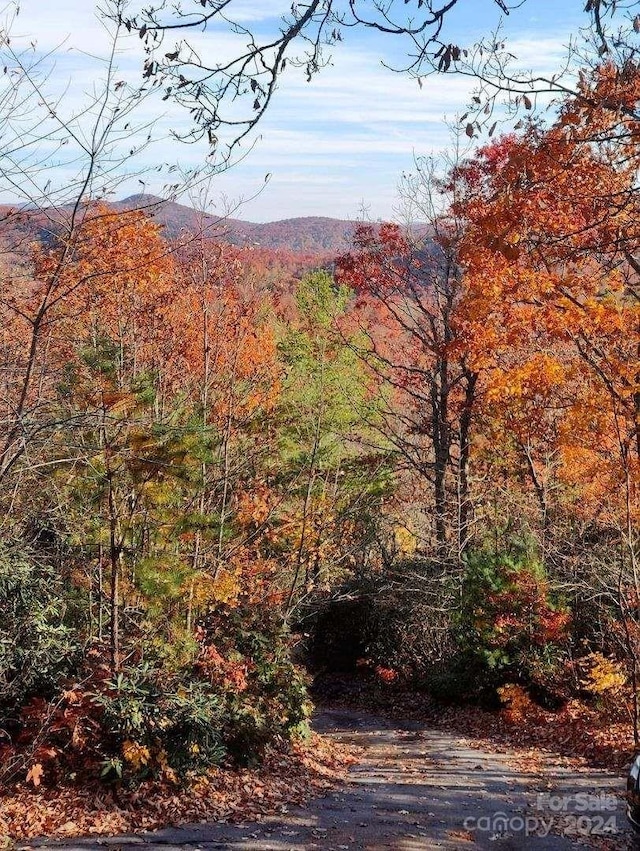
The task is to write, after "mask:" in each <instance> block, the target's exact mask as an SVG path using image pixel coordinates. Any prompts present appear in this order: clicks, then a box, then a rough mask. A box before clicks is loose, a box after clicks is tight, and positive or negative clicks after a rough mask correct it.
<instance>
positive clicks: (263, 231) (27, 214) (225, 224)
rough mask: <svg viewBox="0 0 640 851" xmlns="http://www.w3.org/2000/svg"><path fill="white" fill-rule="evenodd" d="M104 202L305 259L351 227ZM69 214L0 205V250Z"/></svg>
mask: <svg viewBox="0 0 640 851" xmlns="http://www.w3.org/2000/svg"><path fill="white" fill-rule="evenodd" d="M108 206H109V207H111V208H112V209H114V210H115V211H117V212H121V211H122V212H124V211H127V210H142V211H143V212H144V213H145V214H146V215H148V216H150V217H151V218H153V219H155V220H156V221H157V222H158V223H159V224H160V225H161V226H162V232H163V234H164V236H165V237H166V238H167V239H169V240H175V239H179V238H180V237H185V236H188V235H190V234H198V233H201V232H202V233H204V235H205V237H206V238H208V239H216V240H219V241H221V242H227V243H231V244H232V245H237V246H240V247H245V246H247V247H254V248H261V249H265V250H268V251H274V252H278V251H282V250H284V251H288V252H292V253H293V254H296V255H299V256H305V257H306V258H307V259H309V258H322V260H323V261H326V260H328V259H330V258H333V257H336V256H337V255H339V254H342V253H344V252H346V251H348V250H349V249H350V248H351V244H352V236H353V233H354V231H355V228H356V222H353V221H347V220H345V219H332V218H328V217H325V216H303V217H301V218H295V219H283V220H280V221H276V222H266V223H258V222H247V221H243V220H241V219H231V218H229V219H226V218H219V217H216V216H213V215H211V214H208V213H200V212H198V211H197V210H194V209H193V208H192V207H188V206H187V205H186V204H177V203H176V202H175V201H163V200H162V199H161V198H157V197H156V196H154V195H147V194H138V195H130V196H129V197H128V198H125V199H123V200H122V201H115V202H111V203H110V204H108ZM69 212H70V208H65V207H62V208H55V207H52V208H49V209H48V210H45V209H41V210H29V209H23V210H21V211H18V210H15V209H14V208H11V207H10V206H8V205H0V253H3V252H4V253H6V252H7V250H9V251H10V252H11V251H15V250H17V249H18V248H19V246H20V245H23V246H24V245H25V244H28V243H29V242H31V241H32V240H34V239H35V240H39V241H41V242H43V243H45V244H49V243H51V242H52V239H53V237H54V235H55V233H56V232H60V230H61V229H63V228H62V227H61V223H62V222H63V221H64V220H65V218H66V216H67V214H68V213H69ZM417 232H418V234H420V233H421V232H422V236H423V237H424V238H425V246H428V245H429V244H430V239H429V236H430V229H429V228H428V227H427V226H422V225H421V226H419V227H418V228H417ZM9 246H11V247H9ZM427 250H428V251H430V249H428V248H427ZM430 253H431V251H430Z"/></svg>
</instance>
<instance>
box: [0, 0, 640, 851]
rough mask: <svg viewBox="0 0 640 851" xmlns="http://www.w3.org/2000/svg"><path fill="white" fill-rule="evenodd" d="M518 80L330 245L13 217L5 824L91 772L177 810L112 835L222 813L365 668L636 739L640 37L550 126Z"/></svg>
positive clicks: (94, 213) (203, 221) (147, 206)
mask: <svg viewBox="0 0 640 851" xmlns="http://www.w3.org/2000/svg"><path fill="white" fill-rule="evenodd" d="M204 5H205V4H204V3H203V6H204ZM141 35H144V33H142V34H141ZM448 49H449V48H448ZM458 53H459V51H458ZM445 55H446V54H442V53H441V54H440V60H439V61H440V64H442V62H441V60H442V57H443V56H445ZM455 58H456V57H455V52H453V53H452V52H451V50H450V49H449V58H448V62H449V64H450V63H451V61H453V60H454V59H455ZM439 70H440V71H443V70H444V71H446V70H448V67H447V68H444V69H443V68H440V69H439ZM5 72H6V69H5ZM154 73H155V72H154ZM256 86H257V87H258V89H259V86H260V84H256ZM255 91H256V89H254V92H255ZM257 94H258V95H260V91H258V92H257ZM517 98H518V106H519V109H520V111H521V112H522V114H523V117H522V119H521V120H520V121H519V126H517V127H516V128H515V129H514V128H513V127H512V126H511V127H509V128H506V129H505V131H504V132H502V131H501V128H500V127H498V128H497V129H496V127H495V125H494V126H493V127H491V130H490V132H489V133H487V132H486V130H484V131H483V132H480V124H479V123H476V122H475V119H474V118H466V117H465V118H463V120H462V123H461V130H462V134H463V135H464V134H465V128H466V131H467V132H466V136H468V137H473V136H474V134H476V135H477V136H478V145H477V147H476V148H475V149H474V150H473V151H472V152H471V153H470V154H468V155H464V156H460V157H458V158H457V159H455V160H454V159H451V160H450V161H449V162H448V165H447V166H446V168H444V169H443V168H439V169H438V168H435V167H434V164H433V162H432V161H431V160H428V159H426V158H425V159H420V158H418V159H417V160H416V168H415V171H414V172H413V173H412V174H411V175H408V176H406V177H405V178H404V180H403V184H402V187H401V191H402V193H403V195H404V197H405V199H407V200H408V202H409V203H410V206H411V210H412V221H410V222H405V223H402V224H396V223H390V222H367V221H361V222H359V223H356V224H354V225H353V227H352V228H351V231H350V232H349V235H348V243H347V244H345V246H344V247H343V248H339V249H333V248H331V247H326V246H325V247H323V248H321V249H319V248H318V247H317V246H316V247H314V246H307V247H306V248H304V249H303V250H301V249H300V247H298V246H296V247H291V248H289V249H286V250H284V249H274V248H266V247H261V246H259V245H256V244H255V243H253V244H252V243H250V242H245V243H244V244H239V243H238V242H237V241H236V244H234V241H233V240H230V239H229V238H228V235H227V236H225V229H224V221H222V222H219V221H218V222H216V226H215V227H212V225H211V222H210V221H209V220H208V219H207V218H206V217H200V219H198V216H197V215H196V214H195V212H194V213H193V222H199V224H198V226H195V225H193V224H192V225H190V226H189V227H186V226H184V223H183V225H182V226H179V227H175V228H173V229H171V228H170V227H168V226H167V224H166V221H165V222H164V223H163V222H162V218H161V210H162V209H163V207H162V205H163V202H162V201H160V200H159V199H157V198H154V197H153V196H150V195H140V196H136V203H131V204H129V205H122V204H120V205H118V204H114V203H111V202H109V201H107V200H104V199H101V198H93V197H90V196H88V195H87V193H85V192H79V193H78V195H77V198H76V199H75V201H74V202H73V203H71V204H69V203H67V204H66V205H61V206H54V205H53V204H51V205H47V204H45V203H43V204H41V206H40V208H39V209H37V210H36V209H30V208H27V207H19V206H12V205H5V206H4V207H2V219H1V225H0V227H1V242H2V254H1V255H0V263H1V264H2V279H3V284H2V295H1V298H0V314H1V323H0V406H1V408H0V409H1V411H2V413H1V419H0V423H1V425H0V503H1V507H2V517H3V520H2V535H1V541H0V617H1V629H2V633H1V635H0V783H1V784H2V789H3V796H4V804H2V805H0V838H1V837H2V836H3V835H5V834H6V835H7V836H12V837H14V838H22V837H25V836H33V835H42V834H45V833H47V832H49V833H51V832H55V831H56V830H58V828H60V823H61V822H63V821H68V820H69V818H71V816H69V814H68V813H69V812H71V810H68V811H67V810H65V812H66V813H67V814H66V815H64V816H63V817H62V816H61V817H60V818H58V820H57V821H56V816H55V814H52V812H51V807H50V806H49V805H48V804H46V803H43V801H42V796H43V795H44V796H45V797H46V795H48V794H53V792H52V791H51V790H54V789H58V790H63V791H62V792H60V794H61V795H63V796H64V795H66V796H67V798H66V800H73V807H75V809H74V810H73V812H74V813H76V815H74V816H73V818H74V819H75V825H76V826H77V825H78V824H79V825H80V829H81V830H85V831H86V830H87V825H88V824H90V822H89V821H81V820H80V819H79V817H77V811H78V807H79V806H80V805H78V800H79V798H78V796H81V795H82V794H84V791H82V790H86V789H90V790H95V789H98V790H100V789H102V790H103V791H102V792H99V793H97V794H99V795H105V796H115V799H114V800H116V801H117V802H118V806H119V808H120V809H119V810H118V812H119V813H121V812H124V811H125V810H127V808H129V810H130V811H131V812H132V813H135V812H137V810H136V807H137V806H138V804H136V801H137V800H138V799H137V798H136V795H137V794H139V792H137V791H136V790H140V789H143V790H145V791H144V795H145V796H146V798H147V800H153V801H156V804H157V807H156V811H155V812H154V814H152V815H151V816H149V814H148V813H147V814H146V815H144V814H138V815H137V816H134V815H132V816H130V817H128V818H129V820H128V821H127V820H125V821H122V818H120V816H118V818H120V820H117V819H116V820H113V819H112V820H111V821H109V820H108V819H107V820H105V821H103V823H102V825H101V826H99V827H98V828H96V830H97V831H98V832H109V831H117V830H120V829H123V828H130V827H134V828H135V827H146V826H152V827H153V826H157V825H158V824H162V823H163V820H164V821H166V820H167V819H168V818H169V817H168V815H167V813H168V812H169V809H168V807H169V804H167V803H166V802H167V801H171V796H172V795H174V794H175V792H174V791H171V790H175V789H183V790H184V789H185V788H187V787H189V789H190V791H189V793H188V794H187V793H186V792H184V797H183V799H182V804H181V805H180V806H181V807H182V810H181V811H180V812H181V813H182V816H184V818H186V819H191V820H195V819H197V818H202V817H204V818H211V817H212V814H213V816H215V815H216V813H217V811H214V810H212V809H211V803H210V802H209V803H206V802H205V799H206V794H205V793H206V789H207V784H213V783H214V781H213V780H212V779H211V778H212V777H213V776H216V777H219V776H221V774H224V773H225V772H227V773H228V774H229V776H231V775H233V772H237V771H244V770H249V769H251V770H252V769H254V768H255V767H256V766H261V765H262V766H264V765H267V766H269V764H270V760H273V758H274V753H285V754H287V756H285V757H283V759H285V760H289V762H287V763H286V765H287V766H289V767H288V768H287V769H286V771H290V772H293V773H295V772H296V771H302V770H303V769H301V768H299V765H300V764H301V761H302V762H304V760H305V759H309V758H310V757H309V756H308V749H309V742H310V741H313V740H312V739H310V736H311V735H312V734H311V733H310V728H309V721H310V717H311V713H312V708H313V700H312V697H313V698H315V699H323V698H326V695H327V694H333V693H334V691H332V689H333V690H335V689H336V688H337V686H336V682H338V681H342V680H344V679H345V678H347V679H349V680H350V681H351V682H353V681H357V682H358V683H360V685H359V687H358V688H359V692H358V694H359V695H360V698H359V699H360V700H361V701H362V700H364V702H365V703H371V702H375V701H377V700H378V701H382V702H383V703H384V701H385V700H386V701H389V700H390V699H391V698H390V697H389V695H391V696H393V695H406V694H411V695H413V696H414V697H413V698H412V699H414V700H415V699H417V700H418V701H422V700H424V701H426V702H429V704H430V705H432V704H433V705H436V706H442V707H446V708H449V709H448V711H450V708H451V707H454V708H456V709H457V708H462V707H469V706H472V707H476V708H477V711H478V712H486V713H498V714H501V716H502V717H503V718H506V719H507V720H510V722H511V723H512V724H513V725H515V726H516V727H517V726H519V725H525V726H526V724H525V720H524V719H525V716H528V715H529V716H531V717H538V718H539V717H543V715H544V714H545V713H546V715H544V717H549V718H550V717H551V716H554V717H558V718H565V719H566V718H567V717H570V718H571V725H572V726H571V731H572V732H571V735H572V736H574V738H575V737H576V736H578V737H579V733H576V730H578V731H580V730H584V729H589V730H592V731H593V730H598V731H600V733H598V736H600V739H598V738H597V736H596V739H597V741H599V742H602V736H603V735H604V736H605V739H606V736H607V735H608V734H609V733H611V736H612V739H611V741H609V743H608V745H606V747H604V750H603V751H602V753H604V751H605V750H606V748H607V747H608V748H609V750H608V751H607V753H609V755H611V754H612V753H613V754H614V757H615V758H614V757H611V759H613V763H615V764H616V765H618V766H619V765H621V764H623V763H624V760H625V759H628V758H630V756H631V754H632V753H633V750H634V744H635V745H637V744H638V742H639V723H640V705H639V700H640V575H639V571H640V565H639V564H638V558H639V550H638V543H639V537H638V536H639V523H640V493H639V490H638V486H639V477H640V371H639V370H640V366H639V363H640V283H639V282H640V248H639V246H640V207H639V198H638V185H637V181H638V168H639V166H640V158H639V156H640V155H639V149H638V134H639V133H640V117H639V115H638V111H637V105H638V101H639V98H640V65H639V64H638V60H637V53H633V54H632V55H631V57H630V58H627V59H626V60H625V61H624V62H617V61H614V60H613V58H611V59H610V58H609V57H608V55H607V54H606V53H605V52H604V51H603V53H602V55H601V56H600V57H599V59H598V61H597V62H595V63H594V64H593V65H592V67H590V68H588V69H583V71H582V72H581V74H580V76H579V79H578V81H577V84H576V87H575V91H571V92H568V91H567V93H564V94H561V95H559V96H558V99H557V101H556V109H555V112H554V113H553V114H552V115H551V117H549V114H547V116H546V117H545V118H544V119H542V118H540V117H539V116H538V115H537V114H536V113H535V111H534V110H533V109H532V103H531V100H530V99H529V97H528V96H527V95H517ZM478 103H479V99H478ZM483 104H484V101H483ZM468 122H472V123H468ZM192 212H193V211H192ZM314 677H315V681H316V682H315V686H314V685H313V681H314ZM336 677H337V679H336ZM332 678H333V679H332ZM340 678H342V680H341V679H340ZM323 689H324V691H323ZM310 694H311V695H312V696H311V697H310ZM318 695H319V697H318ZM416 696H417V698H416ZM393 699H396V698H393ZM402 699H404V698H400V697H399V698H397V700H399V701H400V702H401V701H402ZM474 711H475V710H474ZM536 713H542V714H543V715H539V716H537V715H536ZM549 723H551V721H549ZM563 723H564V722H563ZM563 729H564V728H563ZM603 730H604V731H605V732H604V733H603V732H602V731H603ZM606 731H609V733H607V732H606ZM611 731H614V732H611ZM580 735H581V734H580ZM607 741H608V740H607ZM590 746H591V745H589V747H590ZM318 747H319V746H318ZM581 747H582V745H581ZM594 747H595V745H594ZM305 753H307V755H306V756H305ZM581 753H582V755H583V756H584V755H586V756H587V757H588V756H589V755H590V754H591V756H593V753H591V752H589V750H588V746H587V745H584V747H583V750H582V751H581ZM602 753H601V754H600V756H602ZM318 758H319V757H318ZM326 759H327V761H328V762H332V761H333V762H335V761H337V760H338V757H337V756H336V755H335V754H333V753H331V754H329V755H327V757H326ZM611 759H610V760H609V764H612V763H611ZM616 760H617V762H616ZM605 763H606V760H605ZM305 770H307V769H305ZM327 770H328V769H327ZM234 776H236V775H234ZM292 776H293V774H292ZM296 776H297V775H296ZM225 782H231V781H225ZM243 782H244V781H243ZM43 790H44V791H43ZM46 790H49V791H46ZM64 790H66V791H64ZM74 790H76V791H74ZM167 790H169V791H167ZM203 790H205V791H204V792H203ZM56 794H58V793H56ZM91 794H92V795H93V794H94V792H93V791H92V792H91ZM252 794H253V793H252ZM25 796H26V797H25ZM38 796H40V797H38ZM119 796H120V797H119ZM29 800H31V801H32V803H28V801H29ZM36 800H39V801H40V802H39V803H36ZM56 806H58V805H56ZM60 806H62V805H60ZM82 806H84V807H85V809H86V804H82ZM176 806H177V804H176ZM80 808H82V807H80ZM62 809H64V808H62ZM182 816H181V817H182ZM92 829H93V828H92ZM63 832H64V831H63ZM341 847H342V846H341Z"/></svg>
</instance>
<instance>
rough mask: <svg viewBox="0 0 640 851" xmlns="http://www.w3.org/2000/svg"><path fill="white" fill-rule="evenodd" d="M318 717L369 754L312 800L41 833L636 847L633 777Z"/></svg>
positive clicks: (272, 848)
mask: <svg viewBox="0 0 640 851" xmlns="http://www.w3.org/2000/svg"><path fill="white" fill-rule="evenodd" d="M315 727H316V729H317V730H318V731H319V732H322V733H324V734H325V735H328V736H331V737H333V738H335V739H337V740H338V741H343V742H346V743H349V744H350V745H356V746H357V747H359V748H361V749H362V750H361V759H360V761H359V763H358V764H356V765H355V766H354V767H353V768H352V770H351V775H350V780H351V782H350V783H349V784H347V785H346V786H344V787H343V788H341V789H339V790H336V791H334V792H332V793H331V794H329V795H328V796H327V797H325V798H317V799H315V800H313V801H311V802H310V803H309V805H308V806H306V807H304V808H291V809H290V810H287V809H286V808H284V810H283V812H281V813H279V814H278V815H275V816H272V817H269V818H264V819H262V820H261V821H260V822H257V823H253V824H199V825H189V826H183V827H172V828H167V829H165V830H162V831H158V832H154V833H149V834H142V835H136V836H121V837H113V838H100V839H96V838H92V839H86V840H83V839H79V840H76V841H69V840H65V841H64V842H59V843H56V842H47V843H42V844H46V845H48V846H53V847H56V848H58V849H64V851H86V849H88V848H105V847H106V848H108V849H112V851H117V849H122V851H127V849H129V848H131V849H133V848H135V847H140V848H145V849H148V851H152V849H158V851H178V849H189V851H197V849H202V851H214V849H230V851H231V849H237V851H312V849H326V851H357V849H367V851H383V849H384V851H419V849H420V851H423V849H430V848H434V849H456V851H458V849H463V851H464V849H485V848H486V849H492V851H507V849H509V850H510V851H511V849H513V851H515V849H524V850H525V851H526V849H536V851H537V850H538V849H539V851H564V850H565V849H573V848H585V847H596V848H607V849H623V848H634V847H636V846H635V845H634V842H635V839H634V838H633V836H632V834H631V832H630V831H629V829H628V827H627V823H626V819H625V816H624V803H623V801H622V800H621V798H620V797H619V795H620V793H621V792H622V790H623V787H624V782H623V780H622V779H621V778H618V777H615V776H614V775H611V774H607V773H606V772H603V771H595V770H589V771H578V770H576V769H575V768H571V767H568V766H567V765H566V761H563V760H561V759H553V758H552V757H549V758H544V759H543V760H542V761H537V762H536V765H535V768H527V767H526V766H524V765H518V756H517V754H515V753H514V752H508V751H507V752H504V753H502V752H501V753H494V752H492V750H491V749H490V748H489V747H486V748H485V747H482V748H481V747H478V746H473V745H472V744H471V743H469V742H468V741H467V740H465V739H463V738H460V737H459V736H457V735H455V734H453V733H446V732H443V731H441V730H436V729H433V728H429V727H425V726H422V725H420V724H409V723H408V724H399V723H397V722H394V721H390V720H388V719H385V718H380V717H376V716H373V715H368V714H366V713H363V712H357V711H346V710H324V711H322V712H320V713H319V714H318V716H317V717H316V721H315ZM36 844H37V843H31V845H30V846H29V845H26V844H24V845H22V848H27V847H33V846H34V845H36ZM637 847H638V848H640V844H638V846H637Z"/></svg>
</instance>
